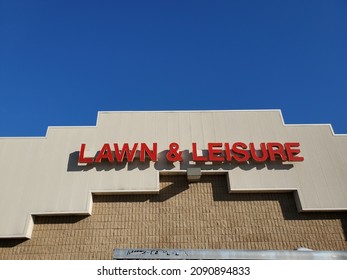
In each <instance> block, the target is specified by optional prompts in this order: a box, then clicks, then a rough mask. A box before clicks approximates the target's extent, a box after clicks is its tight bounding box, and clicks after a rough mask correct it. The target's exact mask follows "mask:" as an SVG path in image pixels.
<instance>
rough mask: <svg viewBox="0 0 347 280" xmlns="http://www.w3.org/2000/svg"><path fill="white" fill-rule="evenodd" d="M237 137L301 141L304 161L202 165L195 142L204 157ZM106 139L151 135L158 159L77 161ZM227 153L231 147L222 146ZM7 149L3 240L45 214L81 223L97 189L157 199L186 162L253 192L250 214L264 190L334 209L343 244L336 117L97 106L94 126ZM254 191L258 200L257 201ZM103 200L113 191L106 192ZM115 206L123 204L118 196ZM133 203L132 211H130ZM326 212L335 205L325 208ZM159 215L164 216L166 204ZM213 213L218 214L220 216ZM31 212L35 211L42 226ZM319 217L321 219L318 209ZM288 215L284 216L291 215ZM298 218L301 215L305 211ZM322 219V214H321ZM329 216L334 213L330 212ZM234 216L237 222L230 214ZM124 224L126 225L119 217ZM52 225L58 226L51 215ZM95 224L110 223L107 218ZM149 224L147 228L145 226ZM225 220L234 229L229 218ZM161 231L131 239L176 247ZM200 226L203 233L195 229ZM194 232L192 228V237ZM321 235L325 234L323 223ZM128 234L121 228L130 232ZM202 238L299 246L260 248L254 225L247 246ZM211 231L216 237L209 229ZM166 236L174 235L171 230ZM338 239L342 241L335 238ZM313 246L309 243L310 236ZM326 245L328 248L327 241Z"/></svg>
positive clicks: (345, 169)
mask: <svg viewBox="0 0 347 280" xmlns="http://www.w3.org/2000/svg"><path fill="white" fill-rule="evenodd" d="M235 142H243V143H247V144H248V143H255V144H256V145H258V144H260V143H268V142H271V143H272V142H275V143H292V142H295V143H299V144H300V147H299V148H300V153H299V154H298V156H301V157H303V158H304V160H302V161H281V160H276V161H269V160H267V161H264V162H255V161H252V160H249V161H247V162H243V163H240V162H236V161H235V160H233V161H223V162H211V161H208V160H207V161H206V162H200V163H199V162H196V161H193V160H192V143H196V145H197V146H198V149H199V150H200V151H199V155H201V156H204V155H205V156H206V153H208V145H209V143H222V144H223V145H224V144H225V143H230V145H231V144H232V143H235ZM105 143H109V144H110V147H113V145H114V143H117V144H119V146H120V147H122V145H123V144H124V143H128V144H129V146H130V147H132V146H133V145H134V143H139V147H140V144H141V143H145V144H146V145H148V147H149V148H150V149H151V148H152V147H153V143H156V145H157V146H156V155H157V157H156V159H155V160H152V159H151V158H148V156H147V157H146V159H145V160H144V161H140V159H139V155H138V153H137V154H136V157H135V158H134V160H133V161H129V160H127V159H126V158H125V159H124V161H123V162H114V163H110V162H107V161H104V160H103V161H102V162H100V163H93V164H87V165H86V164H81V163H79V162H78V160H79V157H80V156H81V144H85V147H86V149H85V151H84V152H83V156H85V157H89V156H91V157H93V158H95V157H96V156H97V155H98V152H99V151H100V150H101V149H102V147H103V145H104V144H105ZM172 143H177V144H178V145H179V151H180V152H182V154H181V155H182V160H181V161H174V162H170V161H168V159H167V157H166V155H167V153H168V152H169V149H170V144H172ZM223 147H224V146H223ZM112 153H114V151H112ZM223 153H225V152H224V151H223ZM0 156H1V158H2V159H3V160H2V161H1V162H0V170H1V175H0V239H1V241H0V242H5V241H3V240H5V239H4V238H7V239H9V240H14V238H31V237H33V238H34V237H35V235H36V236H38V235H37V234H38V233H37V232H36V231H35V230H36V228H40V227H41V222H40V221H44V220H49V219H53V220H54V218H45V217H41V216H51V215H68V216H70V215H81V216H80V217H78V216H77V218H71V219H72V220H73V221H74V219H77V220H78V222H77V223H76V224H80V225H83V224H84V223H86V221H88V220H89V219H94V218H93V216H94V215H95V211H96V210H95V209H94V208H95V207H96V206H95V205H96V204H98V203H95V200H96V201H97V200H98V198H99V196H97V195H101V194H103V195H105V194H107V195H112V196H111V198H115V197H118V195H126V196H123V198H129V199H130V201H131V197H133V196H132V195H134V197H141V196H142V197H144V198H146V197H147V198H148V197H149V196H150V197H151V199H150V200H155V199H156V198H155V197H158V198H159V197H160V196H161V195H162V194H161V193H160V192H159V190H160V185H162V184H163V183H160V182H159V181H160V180H159V178H160V176H161V177H162V178H163V176H164V177H165V176H171V175H175V176H178V174H180V175H181V176H182V175H183V177H184V174H186V171H187V169H189V168H196V167H197V168H200V169H201V170H202V174H203V178H206V176H212V175H213V176H224V177H225V186H224V187H225V188H226V192H227V193H226V197H227V198H226V200H227V201H228V203H229V204H233V203H234V202H233V201H232V200H233V197H235V196H242V195H244V196H245V197H247V195H250V201H247V203H246V204H247V206H246V205H245V208H244V209H243V211H244V212H245V213H247V211H248V210H247V209H248V208H249V209H251V208H252V207H253V205H257V196H259V197H266V194H264V193H271V195H273V196H275V197H277V199H282V198H283V197H287V196H288V193H289V197H291V198H293V201H295V205H296V206H295V211H296V212H310V213H312V212H313V214H304V213H301V214H297V215H313V216H314V217H318V216H315V215H318V214H314V213H315V212H320V213H322V215H323V216H322V217H325V216H324V215H332V216H331V217H337V218H336V220H337V224H336V225H334V227H335V226H336V227H340V229H339V230H337V232H336V233H334V234H336V236H335V237H336V238H337V235H340V237H341V238H340V241H339V242H340V243H339V245H336V244H335V243H334V244H335V245H331V244H332V243H329V244H330V245H331V249H339V250H345V249H346V242H345V237H344V227H343V223H344V222H345V220H343V218H344V215H345V214H346V211H347V136H346V135H335V134H334V133H333V130H332V128H331V126H330V125H287V124H285V123H284V121H283V118H282V114H281V112H280V111H279V110H266V111H173V112H100V113H99V114H98V117H97V124H96V126H93V127H49V128H48V130H47V134H46V137H37V138H35V137H33V138H32V137H31V138H0ZM211 180H212V179H211ZM190 184H198V183H190ZM223 184H224V183H223ZM189 189H190V187H189ZM198 192H199V188H197V193H195V196H196V197H198V195H200V194H198ZM236 193H238V194H236ZM239 193H242V194H239ZM275 193H279V194H275ZM93 195H94V204H93ZM114 195H116V196H114ZM252 195H253V199H254V200H255V201H252ZM229 196H230V197H229ZM102 197H104V196H102ZM105 197H106V196H105ZM289 197H288V199H289ZM117 199H118V198H117ZM117 199H116V200H117ZM176 199H177V200H180V199H183V200H182V203H183V204H180V206H179V207H186V208H187V207H188V208H190V207H191V205H190V203H189V202H188V201H185V200H184V197H183V196H182V197H181V196H180V195H177V197H176V196H175V200H176ZM192 199H193V198H192ZM105 200H107V199H106V198H105ZM265 200H266V199H265ZM270 200H271V199H270ZM212 201H213V200H212ZM134 203H135V204H136V205H140V204H143V207H145V206H144V205H145V204H146V202H144V203H142V200H141V199H140V198H139V201H135V202H134ZM164 203H166V201H163V202H158V203H157V204H156V205H162V204H164ZM184 203H187V205H186V206H184ZM288 203H291V202H288ZM106 204H107V203H106ZM116 204H117V203H116ZM216 204H218V207H219V206H220V209H219V210H218V211H221V213H222V212H223V207H224V206H225V205H224V206H223V205H220V203H219V201H216ZM112 205H113V206H114V207H116V208H117V207H118V206H117V205H118V204H117V205H114V204H112ZM207 205H209V206H207ZM207 205H202V207H205V208H204V209H208V208H209V207H215V206H212V205H210V204H207ZM113 206H112V207H113ZM139 207H142V206H139ZM228 207H229V206H228ZM272 207H273V206H269V207H268V208H269V209H268V213H267V214H266V213H265V212H264V215H265V216H267V215H269V216H268V217H269V218H270V217H272V216H271V215H272V211H274V210H273V209H272ZM116 208H115V209H116ZM266 208H267V206H266ZM168 209H169V208H168ZM123 210H124V209H123ZM128 210H129V211H130V213H132V212H131V209H128ZM124 211H125V210H124ZM151 211H152V210H151ZM153 211H154V210H153ZM156 211H157V210H156ZM167 211H174V210H167ZM187 211H188V209H187ZM206 211H207V210H206ZM211 211H212V210H211ZM329 212H331V213H330V214H327V213H329ZM90 214H92V217H89V218H85V217H86V216H85V215H90ZM153 214H155V213H153ZM157 214H158V215H159V214H160V215H162V212H160V213H157ZM138 215H140V214H138ZM245 215H246V214H245ZM279 215H280V214H279ZM334 215H335V216H334ZM39 216H40V217H39ZM212 216H213V215H212ZM212 216H211V218H213V219H215V217H214V216H213V217H212ZM284 216H285V215H284ZM34 217H36V219H35V221H36V223H35V224H34ZM105 217H106V216H105ZM108 217H109V216H108ZM207 217H208V216H207ZM329 217H330V216H329ZM245 218H246V217H245ZM105 219H106V218H105ZM109 219H111V218H109ZM183 219H185V218H183ZM317 219H318V220H320V218H319V217H318V218H317ZM341 219H342V220H341ZM265 220H266V219H264V220H263V222H265ZM284 220H286V218H285V217H284ZM289 220H290V219H289ZM299 220H300V221H301V219H299ZM325 220H326V219H324V218H323V220H321V221H325ZM327 220H328V221H331V220H335V219H333V218H328V219H327ZM156 221H158V220H155V219H154V222H153V223H156ZM227 221H228V219H227V218H226V219H224V222H221V223H222V224H223V223H227V224H228V222H227ZM231 221H233V220H232V219H231V220H230V222H231ZM341 221H342V222H341ZM124 222H125V223H126V222H127V221H124ZM302 222H303V221H302ZM341 223H342V224H341ZM74 224H75V223H73V224H72V225H71V222H68V225H70V226H72V227H73V226H74ZM117 224H118V225H119V227H121V225H120V224H121V223H120V222H119V221H117ZM261 224H262V223H260V224H259V227H261ZM318 224H320V225H321V227H322V230H323V228H324V227H325V224H324V223H323V224H322V222H318ZM53 225H56V224H55V223H54V222H53ZM98 225H99V226H101V227H103V226H102V225H101V224H100V222H99V223H98ZM45 226H47V227H48V228H49V227H50V226H49V225H45ZM144 226H145V227H147V225H145V224H144ZM311 226H312V225H311ZM199 227H200V226H199ZM225 227H226V228H228V226H227V225H225ZM284 227H286V226H284ZM290 227H293V231H290V232H291V234H294V233H293V232H295V230H294V229H295V228H296V226H295V223H294V225H290ZM298 227H299V226H298ZM130 228H132V226H130ZM168 228H170V227H168ZM33 230H34V231H33ZM228 230H229V229H228ZM239 230H241V229H239ZM297 230H299V229H297ZM324 230H325V229H324ZM182 231H183V229H182ZM33 232H34V233H33ZM244 233H245V232H244ZM157 234H158V236H162V238H164V237H163V236H164V235H163V234H161V233H160V232H158V231H156V233H155V234H153V235H149V236H152V237H151V238H150V240H153V243H151V242H148V240H149V239H148V240H147V239H146V238H145V237H142V238H144V239H143V240H146V241H145V242H142V243H141V242H139V241H136V242H135V243H134V245H139V244H140V243H141V244H143V245H146V244H147V245H148V246H152V245H158V246H160V245H161V244H163V245H165V246H169V247H170V245H175V242H169V243H165V242H162V241H160V242H159V241H158V240H164V239H160V238H159V237H156V235H157ZM194 234H196V235H198V233H194ZM194 234H188V235H189V236H190V237H192V238H193V236H194ZM228 234H230V238H229V239H228V240H229V241H228V242H231V241H230V240H233V237H232V236H233V234H232V232H229V233H228ZM234 234H235V232H234ZM321 234H322V236H323V235H324V234H325V233H324V231H322V233H321ZM341 234H342V235H341ZM121 235H122V236H123V234H121ZM183 235H184V234H183ZM124 236H128V235H127V234H125V235H124ZM204 236H206V237H204V238H207V239H206V240H208V241H206V242H207V243H208V244H209V245H208V246H210V248H215V247H225V246H226V247H228V248H229V247H236V248H239V247H240V248H241V247H242V248H244V249H246V247H248V249H253V248H255V249H256V248H259V249H260V248H262V249H265V248H272V249H276V248H279V249H280V248H288V249H290V248H292V247H293V246H294V245H295V246H296V245H298V244H297V243H295V244H294V243H291V244H290V245H289V243H288V244H287V245H283V244H284V243H281V244H282V245H278V244H277V243H276V242H277V241H273V242H275V243H276V244H277V245H276V244H275V243H273V242H272V243H271V242H270V243H271V244H272V245H265V243H264V244H263V245H264V246H259V244H260V243H256V244H257V245H255V243H254V244H253V243H252V242H261V241H259V240H261V239H264V238H265V236H266V234H265V233H264V235H259V233H257V235H256V236H255V235H254V238H256V239H250V240H249V241H245V240H244V242H250V243H249V244H248V245H249V246H248V245H246V243H242V245H240V244H241V243H237V242H236V241H235V240H234V241H235V242H234V243H225V242H226V241H220V243H218V244H219V245H218V246H215V245H213V246H211V244H217V243H213V242H212V241H211V240H212V239H211V238H212V237H208V236H209V234H205V235H204ZM212 236H215V235H214V234H212ZM261 236H262V237H261ZM87 237H88V234H87V236H86V238H87ZM124 238H125V237H124ZM158 238H159V239H158ZM165 238H167V239H170V238H171V237H170V234H169V232H168V234H167V237H165ZM177 238H178V240H179V242H178V243H176V245H177V244H179V245H177V246H178V247H184V248H188V247H190V248H192V246H188V244H191V245H192V244H195V243H194V242H193V243H192V240H191V239H190V238H188V237H184V238H186V239H187V244H183V243H184V242H183V243H182V240H181V238H183V237H177ZM130 239H131V238H130ZM130 239H126V240H128V241H126V242H123V243H122V242H121V243H120V246H121V247H122V246H128V247H129V246H130V245H131V244H132V242H130V241H129V240H130ZM265 239H266V238H265ZM265 239H264V240H265ZM39 240H41V237H38V239H36V241H29V243H28V244H36V243H35V242H40V241H39ZM136 240H137V239H136ZM194 240H195V239H194ZM220 240H222V239H220ZM257 240H258V241H257ZM300 240H301V239H300ZM335 241H336V242H337V240H335ZM6 242H10V243H11V242H13V241H6ZM30 242H33V243H30ZM71 242H72V241H71ZM105 242H106V241H105ZM107 242H108V241H107ZM199 242H200V243H199V245H198V243H196V244H195V245H196V246H195V245H194V246H195V247H199V248H204V245H203V244H205V245H206V246H207V243H203V242H202V241H199ZM211 242H212V243H211ZM264 242H265V241H264ZM283 242H284V241H283ZM300 242H301V241H300ZM300 242H298V243H300ZM171 243H172V244H171ZM270 243H268V244H270ZM151 244H152V245H151ZM223 244H225V246H224V245H223ZM228 244H229V245H228ZM237 244H238V245H237ZM252 244H253V245H252ZM310 244H311V245H312V243H310ZM18 245H19V247H20V248H28V247H26V246H27V245H25V246H24V247H22V246H23V244H18ZM330 245H329V246H330ZM38 246H39V245H38ZM148 246H147V247H148ZM158 246H156V247H158ZM177 246H176V247H177ZM298 246H299V245H298ZM329 246H326V247H325V246H321V247H320V249H324V248H328V247H329ZM14 247H17V245H16V246H14ZM29 247H30V246H29ZM313 247H314V246H313ZM318 247H319V246H318ZM318 247H317V248H318ZM323 247H324V248H323ZM30 248H32V247H30ZM1 250H3V249H1ZM1 250H0V256H1V252H4V251H1ZM76 256H77V255H76ZM100 256H101V255H100Z"/></svg>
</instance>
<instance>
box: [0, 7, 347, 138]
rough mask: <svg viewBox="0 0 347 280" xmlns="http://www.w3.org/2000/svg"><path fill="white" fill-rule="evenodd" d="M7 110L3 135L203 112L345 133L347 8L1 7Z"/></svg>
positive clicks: (0, 79) (1, 87)
mask: <svg viewBox="0 0 347 280" xmlns="http://www.w3.org/2000/svg"><path fill="white" fill-rule="evenodd" d="M0 101H1V102H0V136H43V135H45V133H46V130H47V127H48V126H54V125H58V126H70V125H81V126H83V125H94V124H95V123H96V116H97V112H98V111H118V110H126V111H127V110H200V109H223V110H226V109H230V110H235V109H281V110H282V113H283V116H284V119H285V122H286V123H331V124H332V126H333V128H334V130H335V133H345V134H346V133H347V113H346V111H347V110H346V109H347V105H346V104H347V1H343V0H333V1H332V0H326V1H320V0H312V1H310V0H300V1H299V0H291V1H289V0H288V1H277V0H273V1H253V0H249V1H247V0H244V1H241V0H238V1H232V0H230V1H202V0H200V1H189V0H185V1H163V0H162V1H151V0H149V1H131V0H130V1H61V0H59V1H44V0H42V1H27V0H23V1H17V0H8V1H5V0H0Z"/></svg>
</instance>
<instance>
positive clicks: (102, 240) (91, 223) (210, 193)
mask: <svg viewBox="0 0 347 280" xmlns="http://www.w3.org/2000/svg"><path fill="white" fill-rule="evenodd" d="M160 180H161V191H160V194H159V195H118V196H104V195H102V196H94V204H93V215H92V216H88V217H85V216H66V217H62V216H53V217H36V218H35V226H34V231H33V234H32V238H31V239H30V240H23V239H18V240H16V239H0V259H111V256H112V250H113V249H114V248H175V249H179V248H181V249H253V250H266V249H278V250H280V249H286V250H292V249H295V248H297V247H307V248H311V249H315V250H347V241H346V234H347V217H346V216H347V215H346V213H301V214H299V213H297V210H296V207H295V202H294V198H293V195H292V194H291V193H268V194H228V193H227V183H226V178H225V176H223V175H213V176H203V177H202V180H201V182H199V183H190V184H188V183H187V181H186V177H185V176H161V179H160Z"/></svg>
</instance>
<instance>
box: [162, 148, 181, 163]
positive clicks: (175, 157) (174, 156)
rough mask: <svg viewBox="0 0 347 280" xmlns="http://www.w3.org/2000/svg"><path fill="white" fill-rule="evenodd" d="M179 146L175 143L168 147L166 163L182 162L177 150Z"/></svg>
mask: <svg viewBox="0 0 347 280" xmlns="http://www.w3.org/2000/svg"><path fill="white" fill-rule="evenodd" d="M178 148H179V145H178V144H177V143H171V144H170V146H169V151H168V153H167V154H166V158H167V160H168V161H171V162H174V161H182V152H180V151H179V150H178Z"/></svg>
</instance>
